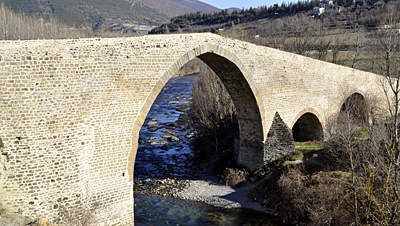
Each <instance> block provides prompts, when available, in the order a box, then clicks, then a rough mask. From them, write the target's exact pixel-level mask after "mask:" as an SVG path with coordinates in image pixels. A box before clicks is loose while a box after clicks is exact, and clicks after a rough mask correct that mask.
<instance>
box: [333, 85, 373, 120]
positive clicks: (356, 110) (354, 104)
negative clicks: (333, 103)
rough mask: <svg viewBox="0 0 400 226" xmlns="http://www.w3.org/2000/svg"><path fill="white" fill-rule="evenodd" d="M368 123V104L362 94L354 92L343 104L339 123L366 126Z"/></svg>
mask: <svg viewBox="0 0 400 226" xmlns="http://www.w3.org/2000/svg"><path fill="white" fill-rule="evenodd" d="M367 121H368V112H367V102H366V100H365V97H364V95H362V94H361V93H360V92H352V93H351V94H349V95H348V96H347V97H346V98H345V99H344V100H343V102H342V103H341V105H340V111H339V115H338V123H339V124H340V123H346V122H351V123H352V124H354V125H364V124H365V123H366V122H367Z"/></svg>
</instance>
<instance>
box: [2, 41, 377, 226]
mask: <svg viewBox="0 0 400 226" xmlns="http://www.w3.org/2000/svg"><path fill="white" fill-rule="evenodd" d="M207 54H208V56H209V57H210V58H207ZM196 56H199V57H200V58H202V56H203V58H204V60H206V59H211V58H212V56H218V57H219V58H221V59H224V60H223V61H222V62H225V63H224V65H234V66H235V67H236V69H235V70H233V69H232V67H233V66H232V67H231V66H230V67H222V68H220V67H219V65H218V64H215V65H213V68H214V70H217V69H218V68H220V70H219V76H220V77H224V78H225V81H226V84H228V83H229V81H233V83H232V84H234V83H235V81H241V82H245V83H247V84H246V85H244V86H235V85H232V86H230V87H231V88H230V92H231V94H232V93H235V94H234V95H235V96H236V97H235V98H236V103H238V104H240V105H241V110H243V112H242V113H241V116H240V117H241V120H242V123H243V124H242V126H241V128H246V130H243V131H241V140H243V141H246V142H247V141H249V142H248V143H242V145H240V144H238V145H239V146H243V148H242V149H240V150H241V153H240V155H241V156H242V158H241V159H242V160H240V162H239V163H240V164H243V165H245V166H251V165H252V164H253V162H251V161H260V163H257V164H261V165H262V163H263V162H262V161H264V163H265V162H266V159H268V161H271V160H273V158H270V154H273V153H269V150H263V149H262V147H264V145H265V142H266V140H267V134H268V132H269V131H270V127H271V124H272V122H273V119H274V116H275V113H276V112H278V114H279V115H280V118H281V121H282V122H283V124H285V125H287V126H288V127H289V128H290V129H291V127H292V126H293V125H294V123H295V122H296V120H297V119H298V118H299V117H301V115H303V114H305V113H307V112H312V113H313V114H315V115H316V116H317V117H318V118H319V120H320V121H321V123H322V125H324V120H325V118H327V117H329V116H332V115H335V114H337V113H338V111H339V109H340V107H341V104H342V103H343V101H344V99H345V98H346V97H348V96H349V95H351V94H352V93H354V92H358V93H360V94H362V95H374V96H378V97H380V96H381V93H380V92H381V91H380V90H381V89H380V86H379V84H378V79H379V76H376V75H374V74H370V73H366V72H361V71H357V70H353V69H349V68H345V67H341V66H338V65H334V64H330V63H326V62H321V61H318V60H314V59H310V58H306V57H302V56H298V55H294V54H291V53H286V52H282V51H278V50H274V49H271V48H266V47H260V46H256V45H253V44H249V43H246V42H241V41H237V40H232V39H227V38H223V37H220V36H217V35H212V34H182V35H155V36H143V37H135V38H114V39H98V38H94V39H70V40H32V41H3V42H0V139H1V140H2V141H3V143H4V148H3V152H4V153H7V155H8V161H7V162H6V168H7V170H6V171H5V175H4V180H3V181H2V184H1V189H2V190H1V191H2V192H1V201H2V202H3V204H5V205H7V206H9V207H10V208H12V209H14V210H18V209H19V210H20V211H22V212H23V214H24V215H29V216H31V217H38V216H46V217H49V218H50V219H51V220H52V221H53V222H67V221H69V222H71V221H74V220H79V216H81V215H82V214H81V213H82V212H84V210H87V209H90V208H96V210H97V213H98V214H97V215H96V216H97V218H98V220H99V224H100V223H114V224H117V223H124V224H133V182H132V180H133V167H134V162H135V155H136V149H137V145H138V144H137V143H138V136H139V130H140V127H141V126H142V124H143V122H144V119H145V117H146V115H147V113H148V111H149V109H150V107H151V105H152V103H153V101H154V99H155V98H156V97H157V95H158V93H159V92H160V90H161V89H162V87H163V86H164V85H165V83H166V82H167V81H168V80H169V78H171V77H172V76H173V75H174V74H175V73H176V72H177V71H178V70H179V68H180V67H181V66H182V65H184V64H185V63H186V62H188V61H189V60H191V59H193V58H194V57H196ZM219 58H218V59H219ZM229 62H230V63H229ZM209 63H210V64H211V62H209ZM232 70H233V72H234V73H235V75H236V77H235V79H233V80H232V79H231V78H230V77H229V76H230V73H231V72H232ZM217 74H218V73H217ZM236 84H237V82H236ZM234 87H242V88H240V89H241V90H235V88H234ZM246 87H248V88H246ZM238 89H239V88H238ZM243 90H244V91H243ZM249 90H250V91H251V92H249ZM242 94H246V95H242ZM250 94H251V95H250ZM241 96H246V97H249V98H250V97H251V96H252V97H251V98H250V99H249V100H251V101H250V102H246V100H247V99H245V98H241ZM247 103H248V104H249V105H248V108H246V107H245V106H246V104H247ZM249 109H251V110H249ZM247 110H249V112H247ZM283 124H282V125H283ZM250 141H254V142H250ZM239 142H240V141H239ZM250 152H251V153H250ZM249 155H251V156H253V157H251V158H247V157H248V156H249ZM258 156H259V157H258ZM258 158H260V159H264V160H258Z"/></svg>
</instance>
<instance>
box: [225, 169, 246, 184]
mask: <svg viewBox="0 0 400 226" xmlns="http://www.w3.org/2000/svg"><path fill="white" fill-rule="evenodd" d="M247 175H249V173H248V172H246V171H244V170H239V169H232V168H227V169H226V170H225V171H224V175H223V182H224V184H225V185H227V186H228V185H229V186H231V187H236V186H237V185H239V184H240V183H241V182H243V181H246V176H247Z"/></svg>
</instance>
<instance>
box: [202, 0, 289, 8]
mask: <svg viewBox="0 0 400 226" xmlns="http://www.w3.org/2000/svg"><path fill="white" fill-rule="evenodd" d="M200 1H202V2H205V3H208V4H210V5H212V6H215V7H217V8H220V9H226V8H231V7H237V8H240V9H242V8H245V9H247V8H250V6H251V7H253V8H257V7H258V6H264V5H266V6H270V5H273V4H275V3H278V4H279V5H280V4H281V3H282V2H283V0H247V1H246V0H229V1H227V0H200ZM286 2H289V1H286Z"/></svg>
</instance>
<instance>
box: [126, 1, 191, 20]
mask: <svg viewBox="0 0 400 226" xmlns="http://www.w3.org/2000/svg"><path fill="white" fill-rule="evenodd" d="M125 1H127V2H130V3H134V4H136V3H140V4H143V5H145V6H148V7H150V8H152V9H154V10H156V11H157V12H158V13H161V14H164V15H166V16H167V17H169V18H171V17H175V16H178V15H183V14H186V13H193V12H196V9H193V8H190V7H188V6H185V5H181V4H178V3H175V2H172V1H168V0H125Z"/></svg>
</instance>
